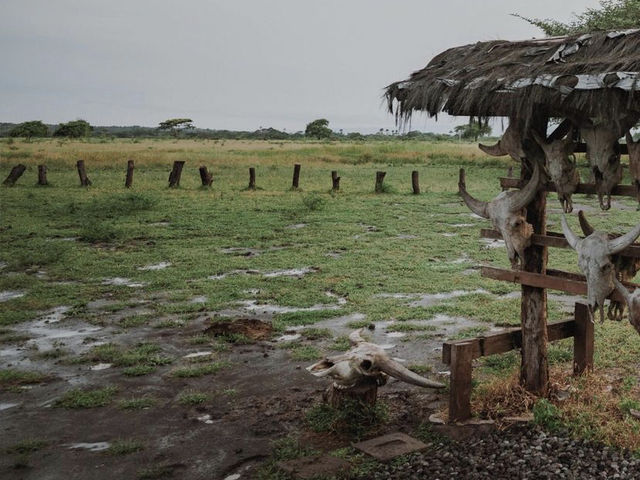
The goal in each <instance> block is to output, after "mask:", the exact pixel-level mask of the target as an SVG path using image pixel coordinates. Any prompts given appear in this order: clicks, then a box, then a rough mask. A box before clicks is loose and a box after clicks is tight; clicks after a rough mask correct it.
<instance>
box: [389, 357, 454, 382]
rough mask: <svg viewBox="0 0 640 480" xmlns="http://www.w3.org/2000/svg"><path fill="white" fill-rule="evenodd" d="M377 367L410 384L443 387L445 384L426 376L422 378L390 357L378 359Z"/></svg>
mask: <svg viewBox="0 0 640 480" xmlns="http://www.w3.org/2000/svg"><path fill="white" fill-rule="evenodd" d="M378 367H379V368H380V370H382V371H383V372H384V373H386V374H387V375H390V376H392V377H394V378H397V379H398V380H402V381H403V382H407V383H410V384H412V385H417V386H419V387H430V388H444V387H445V385H444V384H442V383H440V382H436V381H434V380H429V379H428V378H424V377H422V376H420V375H418V374H417V373H415V372H412V371H411V370H409V369H408V368H406V367H404V366H403V365H400V364H399V363H398V362H395V361H393V360H391V359H390V358H384V359H380V360H379V363H378Z"/></svg>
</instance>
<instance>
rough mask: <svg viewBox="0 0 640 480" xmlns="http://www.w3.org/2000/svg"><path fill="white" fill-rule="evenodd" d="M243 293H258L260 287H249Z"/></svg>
mask: <svg viewBox="0 0 640 480" xmlns="http://www.w3.org/2000/svg"><path fill="white" fill-rule="evenodd" d="M242 293H244V294H245V295H258V294H259V293H260V289H259V288H249V289H247V290H243V291H242Z"/></svg>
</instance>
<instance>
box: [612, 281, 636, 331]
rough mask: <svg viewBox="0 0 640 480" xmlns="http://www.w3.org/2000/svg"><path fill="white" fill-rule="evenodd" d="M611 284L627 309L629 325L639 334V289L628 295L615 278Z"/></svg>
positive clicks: (627, 291) (625, 288)
mask: <svg viewBox="0 0 640 480" xmlns="http://www.w3.org/2000/svg"><path fill="white" fill-rule="evenodd" d="M613 283H614V284H615V286H616V289H617V290H618V292H620V295H622V296H623V297H624V301H625V303H626V304H627V306H628V307H629V323H631V325H632V326H633V328H635V329H636V332H638V333H640V288H638V289H636V290H635V291H634V292H633V293H629V290H627V287H625V286H624V285H623V284H622V283H620V281H619V280H618V279H617V278H614V279H613Z"/></svg>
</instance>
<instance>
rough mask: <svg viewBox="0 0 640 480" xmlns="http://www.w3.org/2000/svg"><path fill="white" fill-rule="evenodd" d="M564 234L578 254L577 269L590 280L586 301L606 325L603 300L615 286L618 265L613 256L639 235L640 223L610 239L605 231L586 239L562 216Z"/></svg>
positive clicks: (594, 233)
mask: <svg viewBox="0 0 640 480" xmlns="http://www.w3.org/2000/svg"><path fill="white" fill-rule="evenodd" d="M561 223H562V232H563V233H564V236H565V238H566V239H567V242H568V243H569V245H570V246H571V248H573V249H574V250H576V251H577V252H578V267H579V268H580V271H581V272H582V273H583V274H584V276H585V277H586V279H587V302H588V304H589V310H590V311H591V315H592V318H593V316H594V312H595V311H596V310H599V311H600V321H601V322H604V301H605V299H606V298H607V297H608V296H609V294H610V293H611V292H612V291H613V289H614V287H615V285H614V283H613V281H614V279H615V273H616V272H615V266H614V264H613V262H612V261H611V255H615V254H616V253H620V252H621V251H622V250H624V249H625V248H627V247H628V246H629V245H631V244H632V243H633V241H634V240H635V239H636V237H637V236H638V235H640V223H639V224H638V225H636V226H635V227H634V228H633V229H632V230H631V231H630V232H628V233H625V234H624V235H622V236H620V237H617V238H613V239H610V238H609V236H608V235H607V234H606V233H604V232H599V231H594V232H593V233H591V234H590V235H588V236H587V237H586V238H579V237H578V236H577V235H575V234H574V233H573V231H572V230H571V229H570V228H569V225H568V224H567V219H566V217H565V216H564V215H562V219H561Z"/></svg>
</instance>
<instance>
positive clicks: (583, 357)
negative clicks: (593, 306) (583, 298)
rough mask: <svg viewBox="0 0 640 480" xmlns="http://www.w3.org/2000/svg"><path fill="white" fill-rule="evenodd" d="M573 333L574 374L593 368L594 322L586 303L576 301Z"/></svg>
mask: <svg viewBox="0 0 640 480" xmlns="http://www.w3.org/2000/svg"><path fill="white" fill-rule="evenodd" d="M574 320H575V324H576V330H575V332H574V335H573V374H574V375H580V374H581V373H584V372H586V371H590V370H593V322H592V321H591V318H590V315H589V309H588V307H587V306H586V305H585V304H584V303H576V305H575V313H574Z"/></svg>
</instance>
